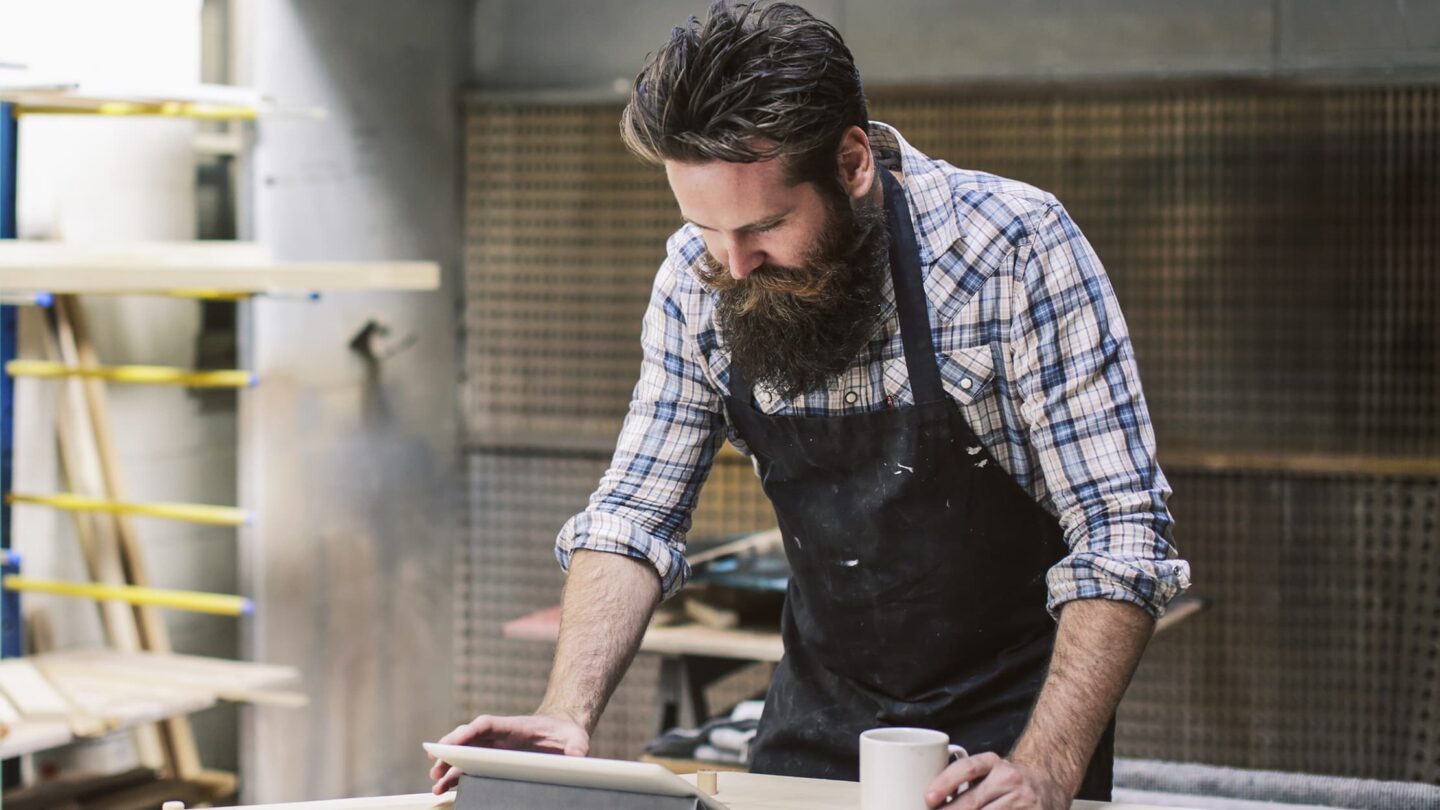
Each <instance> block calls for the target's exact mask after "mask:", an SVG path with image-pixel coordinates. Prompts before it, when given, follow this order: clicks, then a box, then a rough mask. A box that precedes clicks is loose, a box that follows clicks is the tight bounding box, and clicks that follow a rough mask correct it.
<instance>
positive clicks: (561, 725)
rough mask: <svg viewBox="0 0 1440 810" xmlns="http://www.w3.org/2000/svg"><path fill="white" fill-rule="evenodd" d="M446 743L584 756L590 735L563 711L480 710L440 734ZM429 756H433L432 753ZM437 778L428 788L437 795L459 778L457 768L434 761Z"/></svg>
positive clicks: (432, 768)
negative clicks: (508, 713) (498, 713)
mask: <svg viewBox="0 0 1440 810" xmlns="http://www.w3.org/2000/svg"><path fill="white" fill-rule="evenodd" d="M440 742H441V743H444V744H445V745H476V746H480V747H483V748H507V749H510V750H512V751H535V752H539V753H543V754H564V755H565V756H567V757H583V756H585V755H586V754H588V753H590V735H589V734H587V733H586V732H585V729H584V728H583V727H581V725H580V724H579V723H576V722H575V721H574V720H572V719H570V718H569V717H565V716H563V715H549V714H530V715H522V716H519V717H495V716H493V715H488V714H482V715H480V716H479V717H477V718H475V719H474V720H471V721H470V722H469V723H466V724H465V725H463V726H456V727H455V730H454V731H452V732H450V733H449V734H446V735H445V736H444V737H441V738H440ZM431 759H435V758H434V757H433V756H432V757H431ZM430 778H431V779H434V780H436V781H435V787H434V788H432V789H431V790H432V791H433V792H434V793H435V794H436V795H437V796H438V795H439V794H441V793H444V792H445V791H447V790H449V789H451V788H453V787H455V785H456V783H458V782H459V781H460V769H459V768H453V767H451V766H450V765H449V764H447V763H445V762H442V761H438V760H437V761H436V762H435V764H434V765H433V766H431V768H430Z"/></svg>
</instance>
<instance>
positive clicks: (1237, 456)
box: [1160, 448, 1440, 478]
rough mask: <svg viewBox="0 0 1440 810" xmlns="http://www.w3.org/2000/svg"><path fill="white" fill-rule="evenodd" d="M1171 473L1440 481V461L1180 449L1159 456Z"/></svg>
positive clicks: (1435, 459) (1401, 457)
mask: <svg viewBox="0 0 1440 810" xmlns="http://www.w3.org/2000/svg"><path fill="white" fill-rule="evenodd" d="M1160 463H1161V466H1162V467H1164V468H1165V469H1169V470H1194V471H1201V472H1260V473H1276V472H1278V473H1296V474H1301V475H1322V476H1361V477H1370V476H1376V477H1382V478H1440V458H1433V457H1421V456H1415V457H1408V458H1407V457H1404V456H1394V455H1388V456H1378V455H1354V454H1350V455H1346V454H1340V453H1265V452H1248V453H1247V452H1228V451H1222V452H1212V451H1207V450H1200V449H1193V448H1188V449H1187V448H1177V449H1173V450H1165V449H1163V448H1162V450H1161V453H1160Z"/></svg>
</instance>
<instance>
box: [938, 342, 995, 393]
mask: <svg viewBox="0 0 1440 810" xmlns="http://www.w3.org/2000/svg"><path fill="white" fill-rule="evenodd" d="M939 360H940V380H941V383H942V384H943V385H944V386H945V393H947V394H949V395H950V397H951V398H952V399H954V400H955V401H956V402H958V403H960V404H961V405H962V406H966V407H970V406H974V405H975V404H977V403H979V402H982V401H984V400H985V399H986V398H987V397H989V396H990V395H991V393H992V389H993V388H994V387H995V360H994V355H993V354H992V353H991V350H990V347H989V346H970V347H967V348H963V349H954V350H952V351H948V352H941V353H940V355H939Z"/></svg>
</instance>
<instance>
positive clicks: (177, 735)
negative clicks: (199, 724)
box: [55, 295, 203, 779]
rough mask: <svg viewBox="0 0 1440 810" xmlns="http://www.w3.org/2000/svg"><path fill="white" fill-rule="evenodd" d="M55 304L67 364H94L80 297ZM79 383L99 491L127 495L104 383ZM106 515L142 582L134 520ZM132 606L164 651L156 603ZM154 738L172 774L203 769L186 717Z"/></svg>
mask: <svg viewBox="0 0 1440 810" xmlns="http://www.w3.org/2000/svg"><path fill="white" fill-rule="evenodd" d="M55 309H56V322H57V323H58V324H63V325H65V326H66V327H68V335H69V336H70V337H71V339H73V342H74V353H75V357H76V359H77V360H78V362H71V363H69V364H70V365H82V366H98V365H99V364H100V358H99V356H98V355H97V354H96V352H95V348H94V346H93V345H92V344H91V342H90V332H89V327H88V326H87V324H86V322H85V313H84V310H83V309H82V308H81V306H80V302H79V301H78V300H76V299H75V298H74V297H73V296H68V295H67V296H60V297H58V298H57V299H56V301H55ZM62 344H63V338H62ZM82 389H83V390H84V392H85V405H86V410H87V411H88V413H89V415H90V427H91V429H92V430H93V431H94V435H95V448H96V451H97V454H98V457H99V461H100V469H101V472H102V474H103V478H104V482H105V492H106V494H107V495H108V496H109V497H110V498H111V499H112V500H116V501H124V500H127V499H126V497H125V487H124V483H123V481H122V479H121V476H120V464H119V459H120V452H119V449H118V445H117V444H116V442H115V431H114V428H113V427H112V425H111V423H110V407H109V404H108V401H107V399H106V393H105V385H104V383H103V382H101V381H100V380H94V379H87V380H85V381H84V383H83V385H82ZM111 517H112V519H113V520H114V522H115V530H116V537H117V539H118V540H119V546H120V548H119V551H120V559H121V561H122V562H123V563H124V565H125V581H126V584H128V585H138V586H141V587H145V586H148V585H149V584H150V577H149V575H148V574H147V573H146V570H145V560H144V556H143V554H142V553H141V550H140V543H139V541H138V540H137V538H136V535H135V527H134V524H133V523H132V522H131V520H130V518H129V516H128V515H124V514H115V515H112V516H111ZM134 612H135V617H136V619H137V620H138V623H139V626H140V632H141V644H142V647H143V649H146V650H151V651H154V652H170V632H169V630H167V629H166V627H165V621H164V619H163V617H162V616H161V615H160V611H159V609H157V608H156V607H154V606H152V605H136V606H134ZM160 742H161V745H163V746H164V748H165V750H166V752H167V756H166V759H167V760H168V762H169V765H170V769H171V771H172V773H173V775H174V776H176V777H178V778H180V779H191V778H194V777H195V776H197V775H198V774H199V773H200V772H201V771H202V770H203V766H202V765H201V764H200V753H199V751H198V749H197V748H196V746H195V734H194V733H193V732H192V731H191V729H190V719H189V718H188V717H184V716H180V717H173V718H171V719H169V720H167V721H165V723H164V725H163V726H162V727H161V730H160ZM146 764H149V763H146Z"/></svg>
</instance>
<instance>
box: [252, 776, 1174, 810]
mask: <svg viewBox="0 0 1440 810" xmlns="http://www.w3.org/2000/svg"><path fill="white" fill-rule="evenodd" d="M681 778H682V779H686V780H688V781H690V782H694V781H695V777H694V775H693V774H692V775H688V776H682V777H681ZM716 786H717V788H718V790H717V791H716V792H715V798H716V799H717V800H718V801H720V802H722V803H723V804H724V805H725V806H726V807H729V808H730V810H859V808H860V783H859V782H836V781H832V780H829V779H797V778H795V777H790V776H762V775H759V774H753V773H721V774H719V775H718V779H717V781H716ZM453 801H454V794H453V793H452V794H447V795H446V796H443V797H440V796H432V795H430V794H428V793H418V794H412V795H409V796H378V797H375V798H370V799H342V800H336V801H322V802H302V803H299V804H267V805H256V806H253V807H251V808H249V810H436V809H437V808H449V807H451V806H452V803H453ZM1072 810H1163V809H1162V808H1159V807H1153V806H1151V805H1143V804H1117V803H1110V802H1086V801H1077V802H1075V803H1074V804H1073V805H1072ZM1169 810H1175V808H1169Z"/></svg>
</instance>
